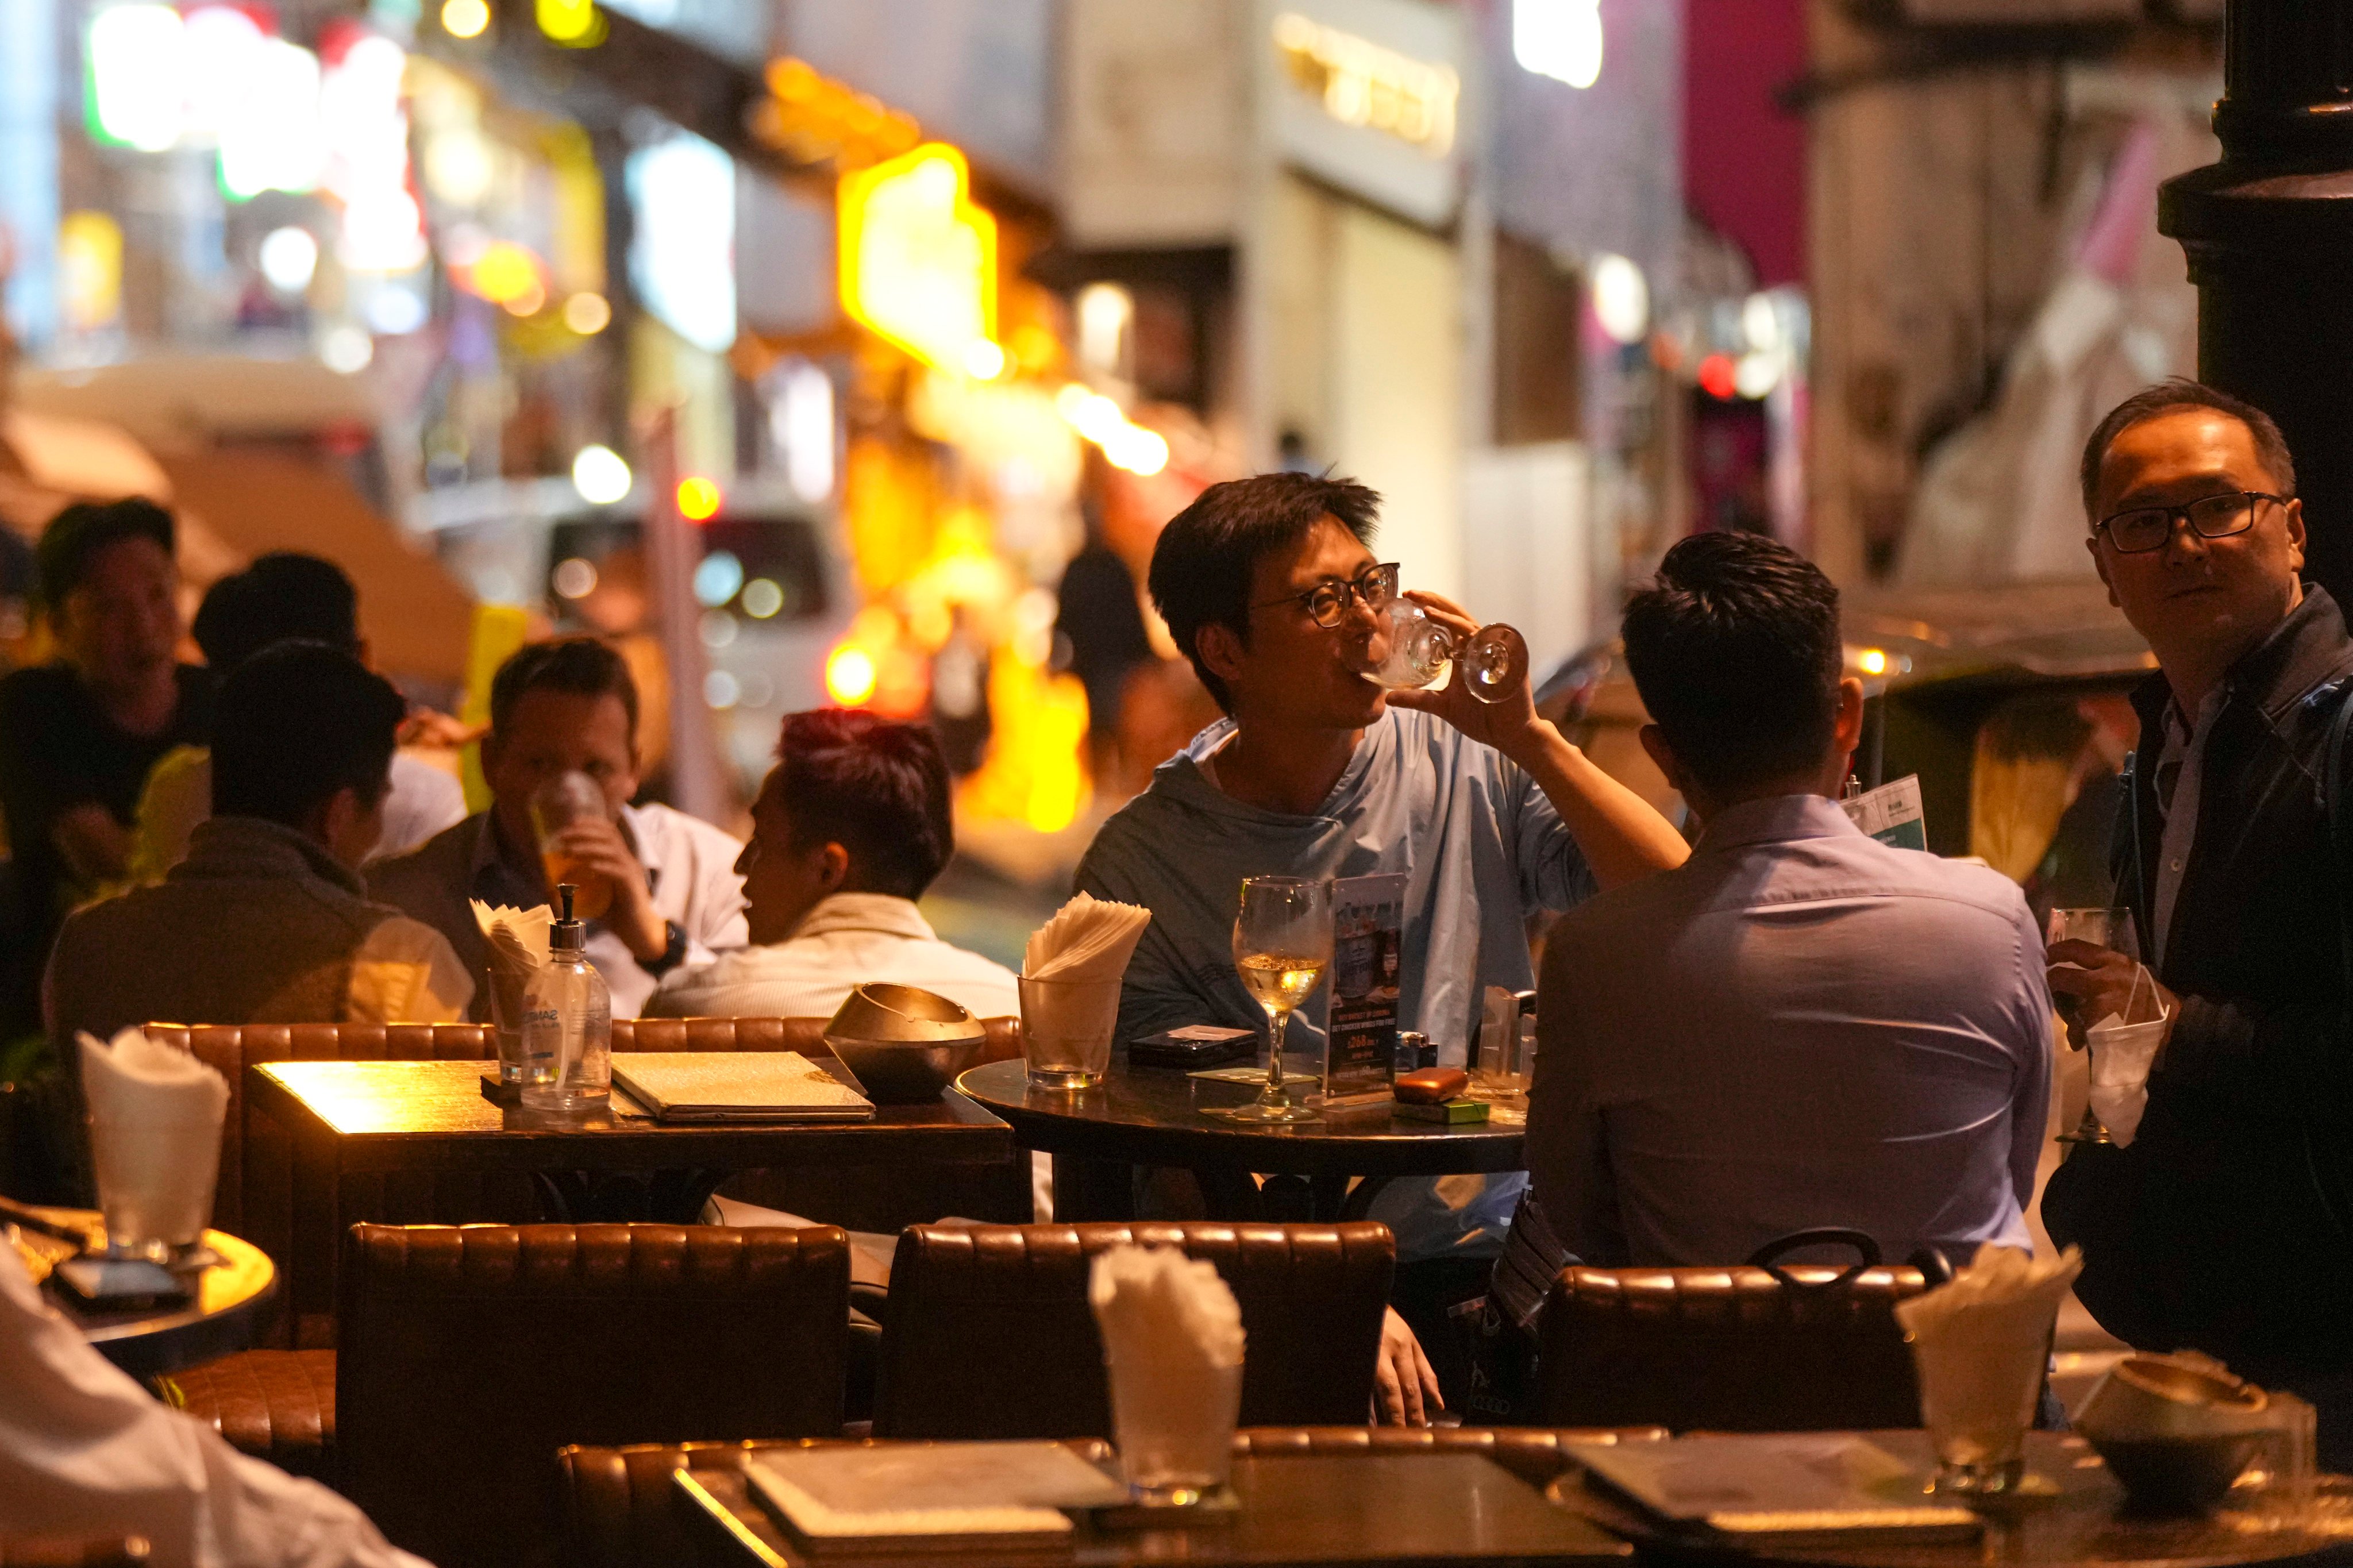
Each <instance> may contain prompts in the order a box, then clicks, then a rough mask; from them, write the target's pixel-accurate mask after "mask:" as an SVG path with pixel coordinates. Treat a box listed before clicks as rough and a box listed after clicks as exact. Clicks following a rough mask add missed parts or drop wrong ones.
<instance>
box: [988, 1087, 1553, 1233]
mask: <svg viewBox="0 0 2353 1568" xmlns="http://www.w3.org/2000/svg"><path fill="white" fill-rule="evenodd" d="M955 1086H956V1088H957V1089H958V1090H960V1091H961V1092H963V1093H964V1094H965V1095H967V1096H969V1097H970V1098H971V1099H973V1100H976V1101H978V1102H979V1103H980V1104H981V1105H982V1106H984V1107H986V1108H987V1110H990V1111H992V1112H994V1113H995V1114H996V1115H997V1116H998V1117H1000V1118H1002V1119H1003V1120H1004V1121H1006V1122H1008V1124H1010V1125H1011V1127H1012V1129H1013V1136H1014V1137H1015V1138H1016V1139H1017V1140H1018V1141H1019V1142H1021V1144H1022V1145H1023V1146H1024V1147H1026V1148H1030V1149H1037V1150H1042V1151H1044V1152H1046V1153H1049V1154H1051V1155H1052V1156H1053V1157H1054V1217H1055V1218H1057V1219H1058V1220H1061V1221H1064V1222H1066V1223H1077V1222H1080V1221H1086V1220H1132V1219H1134V1217H1135V1200H1134V1168H1135V1167H1136V1166H1139V1165H1146V1166H1171V1167H1176V1168H1180V1169H1184V1170H1188V1171H1190V1172H1192V1173H1193V1175H1194V1178H1195V1179H1196V1180H1197V1181H1198V1182H1199V1183H1200V1184H1201V1194H1202V1197H1203V1198H1204V1199H1205V1200H1206V1201H1207V1202H1208V1207H1209V1213H1210V1215H1211V1216H1212V1217H1214V1218H1217V1219H1222V1220H1259V1219H1275V1220H1319V1221H1327V1222H1328V1221H1333V1220H1344V1219H1361V1218H1363V1217H1364V1215H1365V1212H1366V1209H1368V1208H1369V1207H1370V1206H1371V1205H1372V1202H1373V1199H1374V1198H1375V1197H1377V1195H1379V1194H1380V1191H1381V1189H1382V1188H1383V1187H1385V1186H1387V1185H1388V1184H1389V1182H1390V1181H1392V1180H1393V1179H1395V1178H1397V1177H1398V1176H1449V1175H1462V1174H1491V1173H1498V1172H1504V1171H1516V1170H1519V1169H1520V1168H1521V1165H1522V1158H1521V1152H1520V1149H1521V1142H1522V1134H1523V1132H1524V1131H1525V1129H1523V1128H1520V1127H1516V1126H1509V1127H1507V1126H1502V1125H1498V1124H1496V1123H1494V1122H1479V1123H1474V1124H1472V1125H1471V1126H1468V1127H1447V1126H1441V1125H1440V1124H1439V1123H1437V1122H1433V1121H1415V1120H1413V1119H1411V1118H1409V1117H1405V1116H1398V1115H1396V1114H1394V1113H1393V1111H1392V1110H1391V1108H1390V1106H1389V1104H1388V1102H1387V1101H1382V1102H1379V1103H1377V1104H1374V1105H1370V1106H1364V1107H1339V1108H1335V1109H1330V1110H1324V1112H1323V1119H1322V1120H1321V1121H1294V1122H1285V1123H1280V1124H1275V1125H1253V1124H1251V1123H1250V1122H1244V1121H1232V1120H1230V1119H1229V1118H1227V1117H1223V1116H1220V1115H1218V1114H1217V1112H1218V1111H1219V1110H1230V1109H1232V1108H1234V1107H1237V1106H1242V1105H1247V1104H1249V1103H1250V1100H1253V1099H1255V1098H1256V1097H1257V1093H1258V1087H1259V1086H1258V1085H1256V1084H1252V1083H1228V1082H1219V1081H1218V1080H1215V1079H1197V1078H1192V1077H1189V1076H1187V1074H1185V1073H1184V1072H1181V1071H1178V1070H1176V1069H1175V1068H1130V1067H1128V1066H1127V1065H1126V1063H1125V1062H1124V1060H1122V1059H1118V1058H1114V1059H1113V1063H1112V1068H1111V1072H1110V1074H1109V1076H1108V1077H1106V1078H1105V1079H1104V1080H1103V1083H1101V1084H1100V1085H1098V1086H1097V1087H1095V1088H1093V1089H1039V1088H1038V1087H1036V1086H1035V1085H1033V1084H1031V1083H1030V1082H1029V1072H1028V1070H1027V1068H1026V1067H1025V1066H1024V1064H1023V1063H1022V1062H1021V1061H1020V1060H1019V1059H1018V1058H1015V1059H1013V1060H1011V1061H1002V1062H990V1063H989V1064H987V1066H986V1067H976V1068H972V1069H971V1070H970V1071H968V1072H966V1073H965V1074H964V1076H963V1077H961V1078H959V1079H956V1084H955ZM1255 1176H1264V1177H1265V1178H1267V1179H1266V1181H1265V1182H1264V1183H1263V1184H1261V1183H1260V1182H1258V1181H1256V1180H1253V1177H1255Z"/></svg>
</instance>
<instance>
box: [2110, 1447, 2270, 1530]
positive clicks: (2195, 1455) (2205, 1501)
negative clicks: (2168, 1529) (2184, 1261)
mask: <svg viewBox="0 0 2353 1568" xmlns="http://www.w3.org/2000/svg"><path fill="white" fill-rule="evenodd" d="M2084 1437H2085V1439H2086V1440H2088V1441H2089V1442H2090V1443H2091V1445H2092V1447H2094V1449H2096V1450H2098V1452H2099V1456H2100V1458H2103V1459H2105V1460H2106V1461H2107V1466H2108V1473H2109V1474H2110V1475H2112V1476H2114V1477H2116V1480H2117V1481H2118V1483H2119V1484H2121V1485H2122V1486H2123V1487H2124V1489H2125V1495H2126V1497H2127V1498H2129V1499H2130V1500H2131V1501H2132V1505H2133V1507H2134V1508H2136V1509H2137V1510H2140V1511H2141V1512H2143V1513H2157V1514H2189V1513H2205V1512H2207V1511H2208V1510H2211V1509H2212V1508H2213V1507H2214V1506H2215V1505H2216V1504H2218V1503H2220V1502H2221V1500H2223V1498H2225V1497H2227V1496H2228V1495H2230V1491H2231V1485H2232V1482H2234V1481H2236V1480H2237V1479H2239V1476H2240V1474H2241V1472H2242V1471H2244V1470H2245V1469H2246V1468H2247V1466H2248V1464H2249V1463H2250V1462H2251V1461H2253V1458H2254V1457H2255V1447H2256V1446H2257V1445H2258V1444H2260V1443H2261V1442H2262V1441H2263V1434H2262V1433H2260V1432H2217V1433H2213V1434H2211V1436H2203V1437H2143V1438H2138V1439H2134V1438H2126V1437H2116V1436H2100V1435H2098V1434H2095V1433H2091V1432H2086V1433H2084Z"/></svg>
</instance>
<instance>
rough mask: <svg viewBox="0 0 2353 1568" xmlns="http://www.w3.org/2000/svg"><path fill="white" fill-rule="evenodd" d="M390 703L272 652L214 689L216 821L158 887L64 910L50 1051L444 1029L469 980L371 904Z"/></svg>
mask: <svg viewBox="0 0 2353 1568" xmlns="http://www.w3.org/2000/svg"><path fill="white" fill-rule="evenodd" d="M406 706H407V705H406V703H404V702H403V701H402V700H401V697H400V693H399V692H397V691H395V690H394V689H392V687H391V685H390V684H389V683H388V682H386V681H385V679H382V678H381V677H379V676H375V675H372V674H370V673H369V672H368V671H367V669H365V668H364V667H362V665H361V664H360V662H359V660H357V659H355V658H353V657H352V656H351V655H349V654H347V653H342V652H338V651H337V650H335V649H333V648H331V647H322V645H320V644H318V643H300V642H298V643H283V644H280V646H278V647H273V648H270V649H268V650H266V651H265V652H262V653H260V654H257V655H256V656H255V657H253V658H249V659H248V660H246V661H245V662H244V663H243V664H241V665H239V666H237V668H236V669H234V670H232V671H231V672H230V673H229V677H228V679H227V680H225V681H223V682H222V683H221V689H220V695H219V698H218V699H217V700H216V705H215V708H214V715H213V762H212V768H213V793H214V797H215V804H216V805H217V806H218V808H219V809H218V810H217V811H216V813H215V814H214V815H213V816H212V818H211V819H210V820H209V821H206V822H204V823H202V824H200V825H198V826H197V828H196V830H195V837H194V838H193V840H192V841H191V843H190V846H189V851H188V857H187V858H186V859H185V860H183V861H181V862H180V864H179V865H177V866H175V867H174V868H172V871H171V874H170V875H169V876H167V877H165V878H164V880H163V881H162V882H161V883H159V884H157V885H156V886H154V887H152V888H136V889H132V890H131V891H130V892H127V893H124V894H122V895H121V896H120V897H118V898H112V899H106V900H101V901H100V902H98V903H95V904H92V905H90V907H89V908H87V909H84V910H80V911H79V912H78V913H76V914H75V915H74V916H73V917H72V918H71V919H70V920H69V921H67V922H66V925H65V930H64V931H62V932H61V933H60V934H59V935H58V945H57V950H56V952H54V953H52V954H51V956H50V960H49V970H48V979H47V987H46V1001H47V1009H46V1012H47V1022H48V1026H49V1037H50V1038H51V1039H53V1040H56V1041H58V1042H59V1044H60V1045H63V1044H65V1043H67V1042H70V1041H71V1040H72V1039H73V1038H74V1037H76V1036H77V1035H79V1034H81V1033H84V1032H87V1033H89V1034H91V1035H94V1036H96V1037H99V1038H100V1039H109V1038H111V1037H113V1035H114V1032H115V1031H116V1030H118V1029H121V1028H124V1027H127V1026H132V1025H138V1024H145V1023H151V1022H156V1021H164V1020H168V1021H171V1022H174V1023H183V1024H252V1023H271V1024H299V1023H445V1022H448V1021H449V1020H451V1019H455V1018H459V1017H462V1016H464V1015H465V1011H466V1005H467V1003H468V1001H469V1000H470V999H471V997H472V995H473V991H474V986H473V981H472V980H471V978H470V976H469V975H468V974H467V973H466V971H465V969H464V968H463V967H462V966H461V965H460V964H459V962H458V957H457V954H456V953H454V952H451V951H450V948H449V944H448V942H445V941H443V940H442V938H441V936H440V935H439V934H438V932H436V931H433V930H432V928H430V927H429V926H427V925H425V924H423V923H421V922H419V921H414V920H410V919H408V918H407V917H406V916H405V915H403V914H402V913H401V912H400V911H399V910H395V909H389V908H386V907H385V905H383V904H381V903H371V902H369V901H368V900H367V896H366V894H365V892H364V889H362V886H361V883H360V878H359V871H358V867H359V864H360V861H361V859H362V858H364V857H365V855H366V854H367V852H368V850H369V849H370V847H373V846H374V845H375V841H376V837H377V835H378V834H379V833H380V832H381V831H382V829H383V826H384V802H385V796H386V795H387V794H389V792H390V779H389V773H390V768H391V763H392V752H393V738H394V734H395V732H396V731H397V729H398V728H399V725H400V720H401V715H402V713H403V712H404V711H406Z"/></svg>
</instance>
